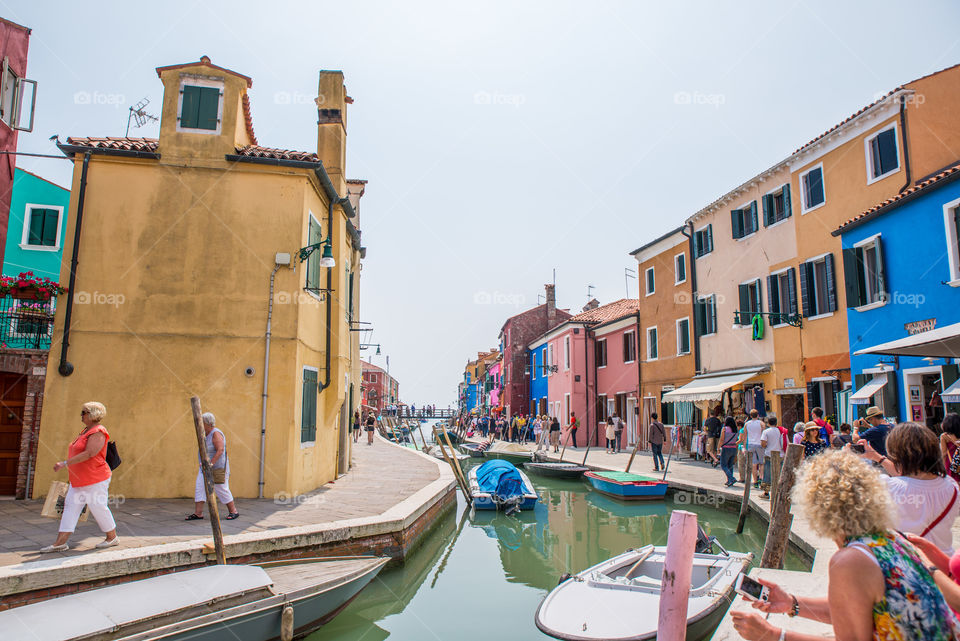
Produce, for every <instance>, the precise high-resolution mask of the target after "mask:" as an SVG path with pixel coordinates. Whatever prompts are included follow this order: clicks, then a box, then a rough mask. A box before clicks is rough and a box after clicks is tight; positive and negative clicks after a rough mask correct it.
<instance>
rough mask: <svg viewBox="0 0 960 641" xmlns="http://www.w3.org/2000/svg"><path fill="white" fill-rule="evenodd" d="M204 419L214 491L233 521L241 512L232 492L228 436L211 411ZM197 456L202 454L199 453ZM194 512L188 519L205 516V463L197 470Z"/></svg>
mask: <svg viewBox="0 0 960 641" xmlns="http://www.w3.org/2000/svg"><path fill="white" fill-rule="evenodd" d="M201 419H202V421H203V431H204V433H205V434H206V441H205V443H204V447H206V449H207V458H208V459H209V460H210V469H211V471H212V472H213V492H214V494H216V496H217V498H218V499H220V502H221V503H223V504H224V505H226V506H227V510H229V512H228V513H227V516H226V517H224V518H225V519H226V520H228V521H232V520H234V519H235V518H237V517H238V516H240V512H238V511H237V506H236V504H235V503H234V502H233V494H231V493H230V483H229V481H230V458H229V457H228V456H227V437H226V436H224V435H223V432H221V431H220V430H219V429H217V419H216V417H215V416H214V415H213V414H211V413H210V412H204V414H203V416H202V417H201ZM197 458H198V459H199V458H200V454H199V453H197ZM193 500H194V504H193V514H188V515H187V520H188V521H199V520H200V519H202V518H203V506H204V504H205V503H206V502H207V489H206V484H205V483H204V479H203V465H201V466H200V469H199V470H197V483H196V486H195V487H194V490H193Z"/></svg>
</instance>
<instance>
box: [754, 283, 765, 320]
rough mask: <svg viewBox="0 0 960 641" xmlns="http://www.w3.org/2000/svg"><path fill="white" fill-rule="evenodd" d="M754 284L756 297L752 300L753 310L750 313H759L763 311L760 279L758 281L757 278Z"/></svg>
mask: <svg viewBox="0 0 960 641" xmlns="http://www.w3.org/2000/svg"><path fill="white" fill-rule="evenodd" d="M755 284H756V287H757V295H756V297H755V298H754V301H753V303H754V304H753V310H752V311H754V312H757V313H759V312H761V311H763V292H762V290H761V287H760V279H759V278H758V279H757V280H756V281H755Z"/></svg>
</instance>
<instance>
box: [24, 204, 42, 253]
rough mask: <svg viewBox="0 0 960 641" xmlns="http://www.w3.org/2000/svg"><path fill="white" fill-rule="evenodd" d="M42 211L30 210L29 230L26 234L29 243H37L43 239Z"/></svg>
mask: <svg viewBox="0 0 960 641" xmlns="http://www.w3.org/2000/svg"><path fill="white" fill-rule="evenodd" d="M43 212H44V210H42V209H31V210H30V231H29V233H28V234H27V244H29V245H39V244H40V243H41V241H42V240H43V218H44V216H43Z"/></svg>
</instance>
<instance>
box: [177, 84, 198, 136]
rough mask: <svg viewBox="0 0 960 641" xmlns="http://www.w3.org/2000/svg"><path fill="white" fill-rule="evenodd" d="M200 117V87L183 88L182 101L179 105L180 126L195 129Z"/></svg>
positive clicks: (187, 86)
mask: <svg viewBox="0 0 960 641" xmlns="http://www.w3.org/2000/svg"><path fill="white" fill-rule="evenodd" d="M199 117H200V87H194V86H193V85H184V86H183V99H182V100H181V104H180V126H181V127H185V128H187V129H196V128H197V122H198V119H199Z"/></svg>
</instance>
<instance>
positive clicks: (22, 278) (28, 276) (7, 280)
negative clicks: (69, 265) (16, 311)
mask: <svg viewBox="0 0 960 641" xmlns="http://www.w3.org/2000/svg"><path fill="white" fill-rule="evenodd" d="M66 291H67V288H66V287H64V286H63V285H61V284H60V283H58V282H56V281H54V280H50V279H49V278H45V277H42V276H35V275H34V273H33V272H21V273H20V274H19V275H18V276H2V277H0V297H2V296H10V297H12V298H19V299H22V300H37V301H49V300H50V299H51V298H54V297H56V296H59V295H60V294H63V293H65V292H66Z"/></svg>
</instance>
